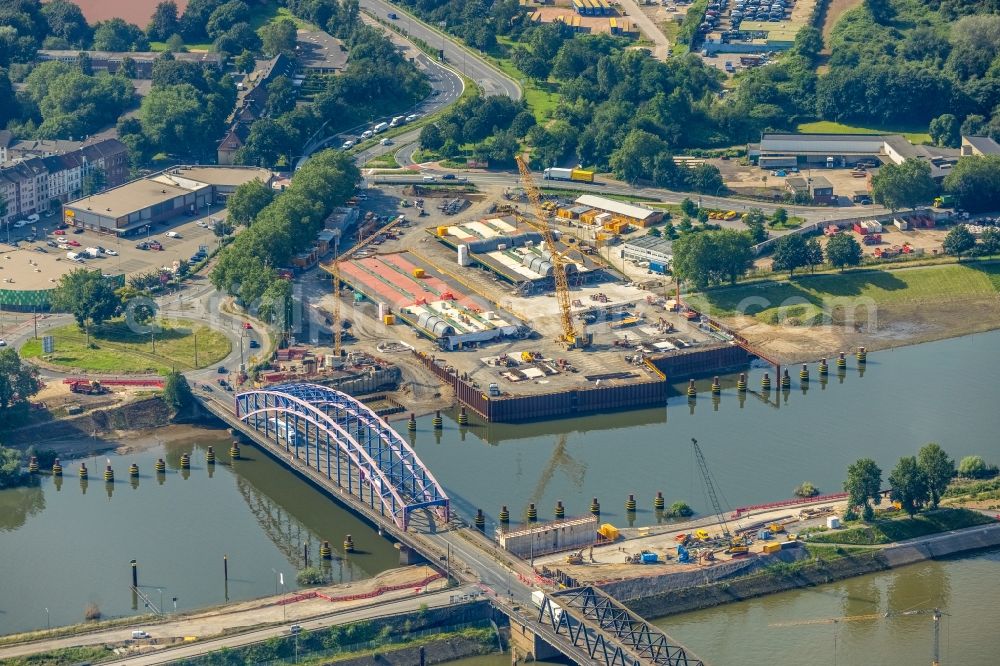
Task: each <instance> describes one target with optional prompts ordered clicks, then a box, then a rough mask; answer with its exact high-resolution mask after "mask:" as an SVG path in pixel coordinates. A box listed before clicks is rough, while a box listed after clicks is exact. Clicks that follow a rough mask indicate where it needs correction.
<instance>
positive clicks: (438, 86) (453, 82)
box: [296, 14, 465, 167]
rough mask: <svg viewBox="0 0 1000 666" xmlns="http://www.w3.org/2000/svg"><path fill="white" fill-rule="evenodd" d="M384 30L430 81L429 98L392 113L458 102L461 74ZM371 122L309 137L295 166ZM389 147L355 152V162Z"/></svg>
mask: <svg viewBox="0 0 1000 666" xmlns="http://www.w3.org/2000/svg"><path fill="white" fill-rule="evenodd" d="M361 18H362V20H364V21H365V22H366V23H369V24H371V25H374V26H376V27H381V26H379V24H378V23H376V22H375V20H374V19H372V18H371V17H369V16H366V15H364V14H362V15H361ZM383 18H384V17H383ZM383 29H384V28H383ZM384 31H385V34H386V36H388V37H389V39H390V40H392V42H393V43H394V44H396V45H397V46H400V47H402V48H404V49H406V55H407V57H409V58H412V59H413V61H414V63H416V65H417V67H418V68H419V69H420V70H421V71H423V72H424V73H425V74H426V75H427V77H428V79H429V80H430V84H431V90H432V93H431V95H430V96H429V97H427V98H426V99H424V100H423V101H421V102H420V103H418V104H416V105H414V106H413V107H411V108H409V109H406V110H405V111H400V112H399V113H398V114H396V115H407V116H408V115H410V114H418V115H423V116H425V115H428V114H432V113H436V112H437V111H439V110H440V109H443V108H445V107H447V106H450V105H451V104H454V103H455V102H456V101H458V99H459V98H460V97H461V96H462V93H463V92H464V90H465V82H464V81H463V80H462V77H461V76H459V75H458V74H457V73H456V72H455V71H454V70H453V69H452V68H450V67H447V66H445V65H443V64H441V63H439V62H437V61H436V60H434V59H433V58H430V57H428V56H427V54H425V53H424V52H423V51H420V50H419V49H417V47H416V46H414V45H413V44H412V43H410V41H409V40H407V39H406V38H405V37H403V36H401V35H399V34H398V33H396V32H393V31H392V30H386V29H384ZM388 119H389V117H386V118H376V119H374V120H375V121H376V122H381V121H384V120H388ZM371 124H372V123H363V124H361V125H358V126H356V127H352V128H350V129H347V130H344V131H342V132H338V133H337V134H330V135H323V134H319V136H316V137H313V139H312V140H310V141H309V143H308V144H307V145H306V147H305V148H304V149H303V153H304V156H303V157H301V158H299V161H298V162H297V163H296V167H300V166H302V165H303V164H305V163H306V162H307V161H308V159H309V156H310V155H312V154H313V153H315V152H316V151H318V150H322V149H323V148H327V147H331V146H332V147H335V148H338V147H340V146H341V145H342V144H343V143H344V142H345V141H347V140H348V139H353V140H355V141H357V139H358V137H359V136H360V135H361V133H362V132H364V131H365V130H366V129H368V128H369V127H370V126H371ZM320 132H322V130H320ZM419 134H420V132H419V130H414V131H412V132H406V133H404V134H401V135H398V136H396V137H394V138H393V139H392V141H393V144H394V145H395V146H398V145H400V144H409V143H413V142H414V141H416V140H417V138H418V136H419ZM392 150H396V148H395V147H393V146H382V145H379V144H376V145H374V146H372V147H371V148H368V149H366V150H364V151H361V152H359V153H358V154H357V156H356V157H357V161H358V163H359V164H365V163H366V162H368V161H369V160H371V159H373V158H375V157H378V156H379V155H382V154H384V153H387V152H390V151H392Z"/></svg>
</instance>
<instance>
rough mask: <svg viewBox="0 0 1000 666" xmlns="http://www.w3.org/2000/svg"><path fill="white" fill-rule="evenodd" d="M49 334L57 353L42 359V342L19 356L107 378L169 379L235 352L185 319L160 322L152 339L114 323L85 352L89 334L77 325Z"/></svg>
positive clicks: (225, 340)
mask: <svg viewBox="0 0 1000 666" xmlns="http://www.w3.org/2000/svg"><path fill="white" fill-rule="evenodd" d="M47 334H48V335H51V336H53V337H54V338H55V352H54V353H52V354H48V355H43V354H42V341H41V340H29V341H28V342H27V343H25V345H24V346H23V347H22V348H21V355H22V356H24V357H25V358H41V359H42V360H44V361H45V362H46V363H50V364H52V365H58V366H64V367H67V368H77V369H80V370H87V371H91V372H103V373H109V374H117V373H122V374H132V373H156V374H161V375H165V374H167V373H168V372H170V371H171V370H172V369H174V368H176V369H177V370H191V369H194V368H195V367H198V368H204V367H206V366H209V365H212V364H214V363H218V362H219V361H221V360H222V359H224V358H225V357H226V356H228V355H229V352H230V350H231V349H232V345H231V344H230V343H229V339H228V338H226V336H225V335H223V334H222V333H219V332H218V331H214V330H212V329H210V328H207V327H205V326H201V325H196V324H194V323H193V322H190V321H184V320H177V321H164V322H161V324H160V330H159V331H157V332H156V333H155V334H154V335H153V336H152V337H153V339H152V340H151V339H150V335H148V334H144V335H137V334H136V333H133V332H132V331H131V330H129V329H128V327H127V326H126V325H125V323H124V322H123V321H121V320H116V321H113V322H110V323H108V324H105V325H104V326H102V327H101V328H99V329H95V330H94V331H93V332H92V334H91V344H92V347H91V348H88V347H87V336H86V334H85V333H84V332H83V331H81V330H80V329H79V328H78V327H77V326H76V325H75V324H73V325H70V326H63V327H61V328H56V329H52V330H51V331H48V332H47ZM196 338H197V346H198V363H197V365H195V354H194V352H195V340H196ZM154 345H155V351H154V350H153V347H154Z"/></svg>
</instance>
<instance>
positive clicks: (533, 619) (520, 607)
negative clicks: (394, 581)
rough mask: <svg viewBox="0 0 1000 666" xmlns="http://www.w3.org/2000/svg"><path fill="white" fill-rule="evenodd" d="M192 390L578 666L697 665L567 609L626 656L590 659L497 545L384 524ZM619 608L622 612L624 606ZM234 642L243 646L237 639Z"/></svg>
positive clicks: (210, 397)
mask: <svg viewBox="0 0 1000 666" xmlns="http://www.w3.org/2000/svg"><path fill="white" fill-rule="evenodd" d="M194 393H195V396H196V397H197V398H198V399H199V401H200V402H201V404H202V405H203V406H204V407H205V408H206V409H207V410H208V411H210V412H211V413H213V414H214V415H215V416H217V417H218V418H220V419H221V420H223V421H224V422H226V423H227V424H228V425H229V426H230V427H232V428H233V429H234V430H235V431H238V432H239V433H241V434H242V435H243V436H244V437H246V438H248V439H250V440H251V441H253V442H254V444H255V446H257V447H258V448H260V449H261V450H263V451H265V452H266V453H267V454H268V455H270V456H271V457H273V458H274V459H275V460H277V461H279V462H281V463H282V464H284V465H285V466H287V467H289V468H290V469H291V470H292V471H293V472H295V473H296V474H298V475H299V476H300V477H303V478H304V479H305V480H307V481H308V482H310V483H313V484H314V485H316V486H317V487H319V488H321V489H323V490H325V491H326V492H327V493H328V494H330V495H331V496H332V497H334V498H336V499H337V500H339V501H340V502H341V503H343V504H344V505H346V506H347V507H348V508H350V509H352V510H353V511H355V512H356V513H358V514H360V515H361V516H362V517H364V518H366V519H367V520H369V521H370V522H371V523H372V524H373V525H375V526H377V527H378V529H379V531H380V533H382V534H387V535H389V536H391V537H392V539H394V540H396V541H397V542H399V543H400V544H402V545H403V546H405V547H407V548H410V549H412V550H414V551H416V552H417V553H419V554H420V555H421V556H422V557H423V558H424V559H426V560H427V561H428V562H431V563H433V564H434V565H435V566H438V567H440V568H442V569H445V570H446V572H447V573H448V574H449V576H451V577H453V578H454V579H456V581H457V582H458V583H459V584H460V585H476V586H478V587H479V588H480V589H482V590H483V591H484V592H485V593H486V594H487V595H488V596H489V597H490V598H491V599H492V601H493V604H494V607H495V608H497V609H498V610H499V611H501V612H503V613H505V614H506V615H508V616H509V617H510V618H511V619H512V620H514V621H516V622H518V623H520V624H521V625H525V626H527V627H529V628H530V630H531V631H532V632H533V633H535V634H536V635H537V636H539V637H540V638H542V639H543V640H544V641H545V642H546V643H548V644H549V645H551V646H552V647H554V648H555V649H557V650H558V651H559V652H561V653H562V654H564V655H565V656H567V657H569V658H570V659H572V660H574V661H575V662H577V663H578V664H588V665H589V664H604V666H612V664H621V665H622V666H626V664H627V665H628V666H632V665H633V664H634V665H639V664H645V663H650V664H659V663H662V664H674V663H677V664H682V663H683V664H688V663H691V664H695V663H700V662H697V661H695V660H692V661H690V662H688V661H686V660H685V661H677V662H674V661H660V660H651V659H647V658H645V657H644V656H643V655H642V654H640V653H639V652H637V651H634V650H632V649H630V648H629V646H628V645H627V641H628V639H629V635H628V634H627V633H620V634H619V635H618V636H616V635H615V631H613V630H609V627H612V625H607V624H606V623H604V622H602V621H600V620H599V619H597V618H593V617H585V616H583V615H580V614H579V613H577V612H576V611H571V612H572V614H573V619H574V620H575V623H574V626H577V627H579V626H584V627H586V629H587V631H586V632H585V633H586V635H587V636H589V637H590V639H591V640H590V643H592V642H593V641H594V640H597V641H598V642H599V643H600V644H601V645H602V646H603V645H605V644H608V645H611V644H615V645H619V646H621V649H620V650H618V651H617V655H618V657H619V658H620V657H621V656H622V655H626V656H627V657H628V660H627V661H614V660H609V659H608V658H606V656H605V655H603V654H596V653H593V656H592V653H591V652H590V651H588V645H589V644H590V643H588V642H587V641H584V640H582V639H580V638H579V636H580V634H579V631H577V633H576V636H577V638H576V639H575V640H574V639H573V637H572V635H571V634H569V633H567V632H566V631H565V629H566V627H563V628H562V629H560V627H559V626H558V623H556V624H553V623H551V622H545V621H544V619H543V618H542V615H541V613H540V612H537V611H536V609H535V606H534V604H533V603H532V600H531V593H532V591H533V590H535V589H539V588H544V587H548V588H551V587H552V586H553V584H552V583H551V581H547V580H545V579H543V578H541V577H540V576H538V575H537V574H536V573H535V571H534V570H533V569H532V568H531V567H530V566H529V565H528V563H526V562H524V561H523V560H521V559H520V558H517V557H514V556H512V555H511V554H510V553H508V552H506V551H504V550H502V549H500V548H498V547H497V546H496V544H494V543H493V542H492V541H491V540H490V539H489V538H487V537H486V535H484V534H482V533H481V532H479V531H478V530H476V529H473V528H470V527H469V526H468V525H466V524H464V523H463V522H462V521H461V519H459V518H458V517H457V516H455V515H454V514H451V516H450V518H449V519H448V520H447V521H445V520H443V519H441V518H440V517H439V516H436V515H435V514H434V513H433V512H432V511H430V510H429V509H425V510H423V512H422V513H423V519H414V520H413V521H411V522H410V524H409V526H408V529H402V528H401V527H400V526H399V525H397V523H396V522H395V521H393V520H390V519H387V518H386V516H384V515H383V514H382V513H381V512H380V511H379V510H378V509H377V508H375V507H373V506H371V505H370V504H366V503H365V502H364V501H363V500H361V499H359V498H358V497H357V496H355V495H354V494H352V492H345V489H344V488H343V487H342V486H341V485H338V483H337V481H336V480H335V479H332V478H328V477H327V476H325V475H324V474H322V473H321V472H320V471H319V470H317V469H315V468H313V467H311V466H309V465H308V464H307V461H304V460H303V459H302V457H301V456H299V455H297V454H296V453H295V452H294V451H289V450H286V448H285V447H284V446H281V445H279V444H278V443H277V441H276V440H275V441H272V440H271V439H269V438H268V437H265V436H264V435H262V434H261V433H260V432H259V431H258V430H256V429H255V428H254V427H253V426H251V425H250V424H248V423H246V422H244V421H242V420H241V419H240V418H239V416H238V414H237V411H236V400H235V398H234V397H233V395H232V394H229V393H220V392H216V391H211V392H206V391H203V390H198V389H197V388H196V389H195V391H194ZM307 455H308V454H307ZM317 460H318V458H317ZM360 481H361V479H360V478H358V476H357V475H355V476H354V477H353V479H352V481H351V482H355V483H358V482H360ZM621 611H622V612H626V611H624V609H621ZM633 617H634V616H633ZM330 624H334V622H327V623H325V624H323V623H319V624H317V625H316V626H317V627H319V626H329V625H330ZM653 631H654V632H655V631H656V630H655V629H653ZM623 639H624V641H623ZM247 642H252V641H247ZM240 644H245V642H244V643H240ZM197 645H202V644H196V645H194V646H190V649H197ZM220 647H224V646H223V645H221V644H220V645H218V646H215V645H214V642H206V643H204V646H203V649H202V652H209V651H211V650H213V649H217V648H220ZM170 652H172V651H170ZM151 663H154V662H151Z"/></svg>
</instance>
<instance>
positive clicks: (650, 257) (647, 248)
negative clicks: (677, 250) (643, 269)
mask: <svg viewBox="0 0 1000 666" xmlns="http://www.w3.org/2000/svg"><path fill="white" fill-rule="evenodd" d="M673 248H674V244H673V243H671V242H670V241H668V240H665V239H663V238H660V237H659V236H639V237H638V238H633V239H631V240H627V241H625V242H624V243H622V244H621V246H620V250H621V252H620V253H619V256H620V257H621V258H622V259H627V260H629V261H636V262H638V261H649V262H656V263H657V264H660V265H663V266H666V267H667V268H669V267H670V264H671V262H672V261H673V260H674V249H673Z"/></svg>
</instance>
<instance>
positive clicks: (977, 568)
mask: <svg viewBox="0 0 1000 666" xmlns="http://www.w3.org/2000/svg"><path fill="white" fill-rule="evenodd" d="M998 566H1000V550H991V551H985V552H979V553H975V554H973V555H969V556H966V557H959V558H953V559H947V560H940V561H933V562H921V563H919V564H914V565H911V566H908V567H903V568H901V569H894V570H891V571H884V572H880V573H876V574H871V575H868V576H861V577H859V578H851V579H848V580H844V581H840V582H837V583H831V584H829V585H820V586H817V587H813V588H808V589H802V590H792V591H789V592H783V593H780V594H773V595H770V596H767V597H761V598H759V599H751V600H749V601H744V602H740V603H734V604H728V605H726V606H719V607H717V608H709V609H705V610H701V611H697V612H694V613H685V614H682V615H675V616H671V617H666V618H663V619H661V620H658V621H656V622H654V624H656V625H657V626H659V627H660V628H661V629H663V630H664V631H666V632H667V633H668V634H669V635H670V636H671V637H672V638H674V639H675V640H677V641H679V642H680V643H681V644H682V645H686V646H688V647H689V648H690V649H691V651H692V652H694V653H695V654H697V655H698V657H700V658H702V659H704V660H705V661H706V662H707V663H709V664H711V665H712V666H739V665H740V664H768V666H800V665H801V664H810V665H813V666H837V665H840V666H854V665H858V664H878V665H879V666H914V665H917V664H929V663H930V661H931V654H932V649H933V642H934V630H933V620H932V619H931V615H929V614H927V613H914V614H911V615H894V614H897V613H904V612H911V611H915V610H921V611H927V610H932V609H933V608H935V607H938V608H940V609H941V610H942V611H944V612H945V613H947V614H946V615H944V616H943V617H942V620H941V631H940V651H941V663H942V664H944V665H946V666H947V665H948V664H961V665H962V666H994V665H995V664H997V663H998V662H1000V658H998V655H1000V634H998V633H997V632H996V630H995V628H996V626H997V623H998V622H1000V610H998V608H997V606H996V595H997V592H998V591H1000V589H998V588H1000V585H998V584H997V583H996V572H997V568H998ZM886 613H888V614H889V617H881V616H883V615H885V614H886ZM870 616H875V617H870ZM835 619H836V620H838V622H833V620H835ZM776 625H777V626H776ZM452 664H453V666H508V665H509V664H510V656H509V655H501V654H495V655H487V656H483V657H474V658H470V659H463V660H459V661H456V662H452Z"/></svg>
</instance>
